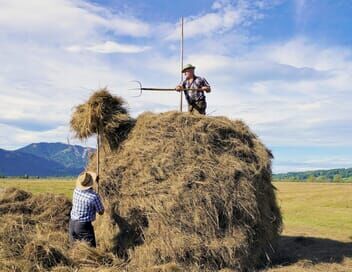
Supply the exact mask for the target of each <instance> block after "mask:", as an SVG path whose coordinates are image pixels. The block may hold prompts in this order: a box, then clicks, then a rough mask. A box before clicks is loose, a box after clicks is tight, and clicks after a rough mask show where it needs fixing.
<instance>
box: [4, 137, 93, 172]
mask: <svg viewBox="0 0 352 272" xmlns="http://www.w3.org/2000/svg"><path fill="white" fill-rule="evenodd" d="M92 152H94V149H92V148H84V147H82V146H78V145H68V144H63V143H34V144H30V145H28V146H25V147H23V148H20V149H17V150H14V151H7V150H3V149H0V175H5V176H23V175H29V176H41V177H43V176H73V175H77V174H79V173H80V172H81V171H82V170H83V169H84V167H85V165H86V164H87V161H88V157H89V154H90V153H92Z"/></svg>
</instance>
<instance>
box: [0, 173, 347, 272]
mask: <svg viewBox="0 0 352 272" xmlns="http://www.w3.org/2000/svg"><path fill="white" fill-rule="evenodd" d="M74 186H75V181H74V179H39V180H37V179H33V180H32V179H28V180H23V179H2V180H0V188H5V187H17V188H20V189H24V190H26V191H30V192H32V193H34V194H38V193H45V192H51V193H56V194H64V195H65V196H67V197H69V198H71V197H72V190H73V188H74ZM274 186H275V187H276V188H277V198H278V201H279V205H280V207H281V210H282V214H283V218H284V230H283V233H282V235H283V236H282V240H281V241H280V243H281V245H280V247H281V248H282V251H283V252H284V253H283V255H284V256H282V258H281V259H280V260H279V261H278V263H277V265H276V266H275V267H274V268H270V269H267V271H346V272H347V271H352V197H351V196H352V184H350V183H342V184H336V183H303V182H301V183H298V182H275V183H274ZM274 263H275V260H274Z"/></svg>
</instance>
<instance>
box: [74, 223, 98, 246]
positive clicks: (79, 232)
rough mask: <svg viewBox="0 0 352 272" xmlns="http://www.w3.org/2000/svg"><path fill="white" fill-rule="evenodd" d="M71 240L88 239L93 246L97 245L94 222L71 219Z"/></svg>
mask: <svg viewBox="0 0 352 272" xmlns="http://www.w3.org/2000/svg"><path fill="white" fill-rule="evenodd" d="M69 234H70V241H71V242H74V241H76V240H80V241H82V240H83V241H86V242H88V244H89V245H90V246H92V247H96V242H95V234H94V229H93V225H92V222H80V221H78V220H72V219H70V223H69Z"/></svg>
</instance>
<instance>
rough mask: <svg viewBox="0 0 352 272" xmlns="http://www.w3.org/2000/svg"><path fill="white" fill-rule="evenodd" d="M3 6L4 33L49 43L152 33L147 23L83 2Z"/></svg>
mask: <svg viewBox="0 0 352 272" xmlns="http://www.w3.org/2000/svg"><path fill="white" fill-rule="evenodd" d="M0 6H1V13H0V27H1V28H2V30H3V31H9V32H11V33H13V32H14V31H15V32H17V33H18V32H22V33H27V34H29V33H30V34H31V36H32V38H33V37H38V36H41V37H43V38H45V39H46V40H45V42H46V43H50V40H51V39H55V38H57V37H58V36H60V37H61V38H63V39H64V40H65V41H67V40H69V41H74V40H81V39H82V38H89V37H90V39H94V38H96V37H97V36H100V35H101V34H100V33H103V32H106V31H112V32H115V33H116V34H123V35H128V36H136V37H139V36H147V35H149V33H150V27H149V25H148V24H147V23H145V22H142V21H140V20H137V19H135V18H133V17H131V16H127V15H124V16H122V15H119V14H113V13H111V12H110V11H109V10H108V9H104V8H101V7H97V6H94V5H92V4H88V3H87V2H84V1H81V0H45V1H42V0H31V1H22V0H11V1H6V0H1V1H0ZM55 40H56V39H55Z"/></svg>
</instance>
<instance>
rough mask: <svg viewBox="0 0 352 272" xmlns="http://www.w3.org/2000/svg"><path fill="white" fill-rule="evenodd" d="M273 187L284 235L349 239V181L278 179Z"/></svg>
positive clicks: (351, 225) (351, 221) (351, 192)
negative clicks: (340, 182)
mask: <svg viewBox="0 0 352 272" xmlns="http://www.w3.org/2000/svg"><path fill="white" fill-rule="evenodd" d="M275 186H276V187H277V189H278V194H277V197H278V201H279V204H280V206H281V209H282V213H283V218H284V224H285V228H284V233H285V234H289V235H302V236H309V235H310V236H318V237H324V238H331V239H337V240H351V239H352V237H351V235H352V233H351V230H352V216H351V215H352V198H351V195H352V184H327V183H288V182H287V183H282V182H277V183H275Z"/></svg>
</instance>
